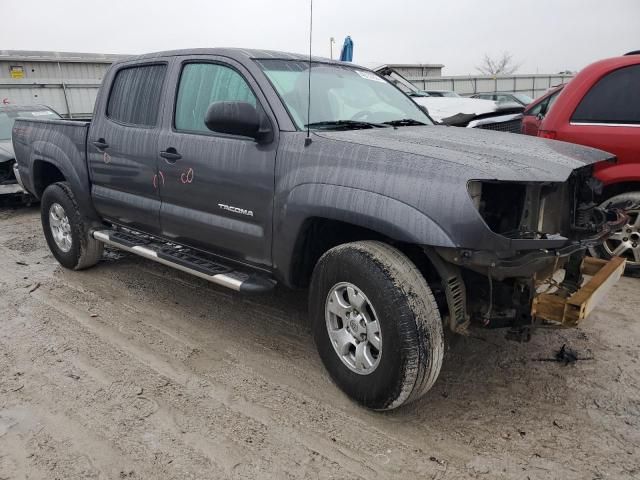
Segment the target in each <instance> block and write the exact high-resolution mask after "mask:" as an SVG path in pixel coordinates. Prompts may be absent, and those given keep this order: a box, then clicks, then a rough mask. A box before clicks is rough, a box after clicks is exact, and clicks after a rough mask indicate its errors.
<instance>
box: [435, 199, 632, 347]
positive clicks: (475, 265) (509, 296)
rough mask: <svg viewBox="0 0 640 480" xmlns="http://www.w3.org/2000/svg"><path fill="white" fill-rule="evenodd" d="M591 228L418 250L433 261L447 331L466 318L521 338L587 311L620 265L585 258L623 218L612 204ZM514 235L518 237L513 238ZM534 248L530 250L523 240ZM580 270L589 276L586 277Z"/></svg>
mask: <svg viewBox="0 0 640 480" xmlns="http://www.w3.org/2000/svg"><path fill="white" fill-rule="evenodd" d="M609 215H610V217H611V218H612V219H611V220H609V221H608V222H606V223H605V224H604V225H602V226H601V227H600V230H599V231H598V232H596V233H592V234H591V235H590V236H583V237H582V238H580V239H579V240H568V239H566V238H562V239H559V238H555V239H536V240H534V239H529V240H514V244H516V245H519V247H521V246H524V245H526V246H527V247H529V249H523V250H516V251H513V250H509V251H488V250H471V249H456V248H435V249H429V250H426V252H427V256H428V257H429V259H430V260H431V263H432V264H433V265H434V266H435V267H436V270H437V271H438V273H439V276H440V278H441V279H442V286H443V292H444V301H443V303H446V306H447V310H448V312H449V315H448V316H447V318H448V323H449V326H450V328H451V330H453V331H454V332H457V333H462V334H464V333H466V332H467V329H468V327H469V326H470V325H471V323H476V324H480V325H481V326H483V327H487V328H510V329H511V330H510V332H509V334H508V336H509V337H510V338H513V339H517V340H519V341H523V340H525V341H526V340H528V339H529V338H530V335H531V329H532V328H533V327H534V326H540V325H544V326H547V327H548V326H552V327H553V326H556V327H570V326H575V325H577V324H578V323H579V322H580V321H581V320H583V319H584V318H585V317H586V316H588V315H589V313H590V312H591V311H592V310H593V308H594V307H595V305H597V304H598V303H599V302H600V301H601V300H602V298H603V297H604V296H606V293H607V292H608V291H609V290H610V289H611V287H612V286H613V285H614V284H615V283H616V282H617V281H618V279H619V278H620V276H621V275H622V272H624V263H625V262H624V260H623V259H619V258H615V259H613V260H611V261H609V262H606V261H603V260H597V259H593V258H589V257H587V252H588V249H589V248H591V247H593V246H595V245H598V244H600V243H602V242H603V241H604V240H605V239H606V238H608V237H609V236H610V235H611V234H612V233H613V232H615V231H616V230H618V229H619V228H620V227H621V226H623V225H624V224H625V223H626V222H627V220H628V219H627V216H626V215H624V214H623V213H620V212H619V211H612V212H609ZM518 242H522V243H518ZM533 245H535V246H537V247H538V248H535V249H531V246H533ZM585 276H593V278H592V279H591V280H589V281H587V282H585V281H584V278H585Z"/></svg>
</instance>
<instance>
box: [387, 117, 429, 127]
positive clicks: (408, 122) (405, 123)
mask: <svg viewBox="0 0 640 480" xmlns="http://www.w3.org/2000/svg"><path fill="white" fill-rule="evenodd" d="M382 123H384V124H385V125H391V126H392V127H411V126H414V125H426V123H424V122H421V121H420V120H414V119H413V118H401V119H400V120H391V121H389V122H382Z"/></svg>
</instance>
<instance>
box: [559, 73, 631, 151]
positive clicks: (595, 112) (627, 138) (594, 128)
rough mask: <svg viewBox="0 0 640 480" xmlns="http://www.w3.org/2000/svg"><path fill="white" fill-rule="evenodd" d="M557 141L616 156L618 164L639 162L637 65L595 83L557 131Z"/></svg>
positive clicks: (610, 74)
mask: <svg viewBox="0 0 640 480" xmlns="http://www.w3.org/2000/svg"><path fill="white" fill-rule="evenodd" d="M558 138H560V139H561V140H564V141H567V142H573V143H579V144H583V145H588V146H591V147H595V148H599V149H601V150H605V151H608V152H612V153H615V154H616V155H617V156H618V159H619V161H620V163H627V162H640V157H639V156H638V152H639V151H640V65H632V66H628V67H623V68H620V69H618V70H614V71H613V72H610V73H608V74H607V75H605V76H604V77H602V78H601V79H600V80H598V81H597V82H596V83H595V84H594V85H593V87H591V89H590V90H589V91H588V92H587V93H586V95H585V96H584V98H582V100H581V101H580V103H579V104H578V106H577V108H576V109H575V111H574V112H573V115H572V116H571V120H570V123H569V124H568V125H563V126H561V127H560V129H559V131H558Z"/></svg>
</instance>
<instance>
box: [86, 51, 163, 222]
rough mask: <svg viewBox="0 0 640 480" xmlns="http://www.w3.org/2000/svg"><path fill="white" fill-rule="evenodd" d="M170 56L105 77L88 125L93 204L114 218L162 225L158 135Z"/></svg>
mask: <svg viewBox="0 0 640 480" xmlns="http://www.w3.org/2000/svg"><path fill="white" fill-rule="evenodd" d="M167 69H168V65H167V63H166V62H158V61H157V60H156V61H154V62H151V63H137V64H131V65H128V64H124V65H123V66H121V67H119V68H117V70H115V71H113V72H111V73H110V77H109V78H107V79H106V80H105V83H104V85H105V88H109V92H108V95H102V96H101V97H100V99H99V102H98V103H97V105H96V108H95V111H94V119H93V121H92V124H91V127H90V129H89V138H88V142H87V143H88V145H87V158H88V163H89V175H90V178H91V182H92V195H93V199H94V204H95V207H96V209H97V211H98V213H100V214H101V215H102V216H103V217H105V218H106V219H108V220H111V221H113V222H115V223H119V224H122V225H125V226H130V227H133V228H136V229H141V230H144V231H146V232H149V233H159V231H160V218H159V215H160V195H159V186H160V184H161V183H162V178H161V177H160V176H159V175H158V165H157V161H158V140H159V135H160V125H159V124H160V118H161V113H162V105H163V89H164V86H165V77H166V75H167Z"/></svg>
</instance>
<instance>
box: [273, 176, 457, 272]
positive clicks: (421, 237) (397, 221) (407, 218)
mask: <svg viewBox="0 0 640 480" xmlns="http://www.w3.org/2000/svg"><path fill="white" fill-rule="evenodd" d="M277 204H278V205H276V212H281V213H280V215H279V216H278V217H277V218H276V222H275V225H274V237H275V238H279V239H280V241H278V242H275V243H274V247H273V248H274V251H273V258H274V263H275V266H276V268H277V270H279V271H280V273H281V274H283V275H285V276H286V277H287V279H286V280H288V279H289V278H291V277H290V276H291V272H290V271H289V269H290V266H291V264H292V256H293V254H294V249H295V245H296V240H297V238H298V235H299V234H300V231H301V228H302V226H303V224H304V222H305V220H307V219H308V218H313V217H318V218H325V219H328V220H337V221H341V222H345V223H349V224H352V225H356V226H359V227H363V228H367V229H369V230H373V231H375V232H377V233H380V234H382V235H384V236H386V237H389V238H392V239H394V240H397V241H400V242H407V243H414V244H420V245H431V246H441V247H455V246H456V245H455V243H454V242H453V240H452V239H451V238H450V237H449V235H448V234H447V233H446V232H445V231H444V230H443V229H442V228H441V227H440V226H439V225H438V224H437V223H436V222H435V221H434V220H432V219H431V218H429V217H428V216H426V215H425V214H424V213H422V212H421V211H419V210H417V209H415V208H414V207H412V206H411V205H408V204H406V203H403V202H401V201H399V200H396V199H394V198H391V197H387V196H384V195H380V194H378V193H374V192H371V191H367V190H361V189H357V188H351V187H344V186H339V185H330V184H318V183H307V184H302V185H298V186H296V187H294V188H293V189H292V190H291V191H289V193H288V195H286V197H283V198H281V199H280V200H279V201H278V202H277Z"/></svg>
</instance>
